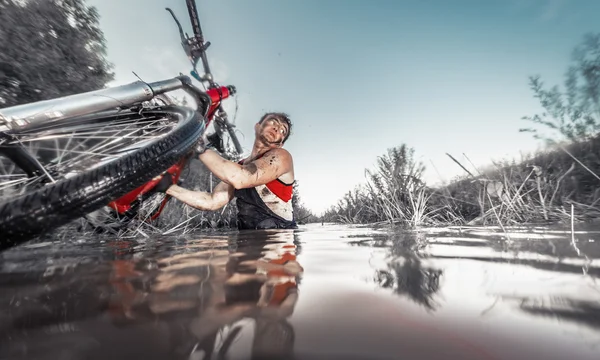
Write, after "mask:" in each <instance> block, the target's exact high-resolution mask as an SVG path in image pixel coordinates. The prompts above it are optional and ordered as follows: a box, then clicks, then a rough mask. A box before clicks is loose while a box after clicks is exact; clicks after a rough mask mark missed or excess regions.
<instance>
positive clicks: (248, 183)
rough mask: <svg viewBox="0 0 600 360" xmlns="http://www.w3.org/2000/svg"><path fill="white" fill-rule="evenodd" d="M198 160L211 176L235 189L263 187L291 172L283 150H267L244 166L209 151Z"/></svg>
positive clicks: (290, 159)
mask: <svg viewBox="0 0 600 360" xmlns="http://www.w3.org/2000/svg"><path fill="white" fill-rule="evenodd" d="M199 158H200V160H201V161H202V162H203V163H204V165H206V167H207V168H208V169H209V170H210V171H211V172H212V173H213V174H215V175H216V176H217V177H218V178H219V179H221V180H222V181H224V182H226V183H228V184H231V185H232V186H233V187H234V188H236V189H245V188H251V187H255V186H258V185H263V184H266V183H268V182H269V181H272V180H275V179H277V178H278V177H280V176H281V175H283V174H286V173H288V172H291V171H293V163H292V157H291V155H290V153H289V152H287V151H286V150H284V149H272V150H269V151H268V152H267V153H265V155H264V156H263V157H262V158H260V159H257V160H254V161H252V162H250V163H248V164H246V165H240V164H236V163H234V162H231V161H229V160H225V159H223V158H222V157H221V156H219V155H218V154H217V153H216V152H214V151H211V150H207V151H205V152H204V153H203V154H201V155H200V157H199Z"/></svg>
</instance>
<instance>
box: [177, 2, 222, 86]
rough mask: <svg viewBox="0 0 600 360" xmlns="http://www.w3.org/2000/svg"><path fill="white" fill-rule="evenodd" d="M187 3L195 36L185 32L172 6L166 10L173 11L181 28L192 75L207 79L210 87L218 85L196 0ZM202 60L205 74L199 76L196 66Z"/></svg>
mask: <svg viewBox="0 0 600 360" xmlns="http://www.w3.org/2000/svg"><path fill="white" fill-rule="evenodd" d="M186 5H187V9H188V14H189V16H190V21H191V23H192V29H193V31H194V36H193V37H189V36H188V35H187V34H184V32H183V29H182V27H181V23H180V22H179V20H178V19H177V17H176V16H175V14H174V13H173V11H172V10H171V9H170V8H166V10H167V11H168V12H169V13H171V16H172V17H173V19H174V20H175V23H176V24H177V27H178V29H179V37H180V38H181V45H182V46H183V50H184V51H185V54H186V55H187V57H188V58H189V59H190V62H191V63H192V66H193V68H194V69H193V70H192V72H191V75H192V76H193V77H194V78H195V79H196V80H198V81H200V82H202V81H206V82H208V84H209V88H214V87H217V86H218V85H217V84H216V83H215V82H214V80H213V76H212V73H211V71H210V66H209V65H208V59H207V57H206V49H208V47H209V46H210V42H209V41H207V42H204V35H203V34H202V28H201V27H200V19H199V18H198V10H197V8H196V1H195V0H186ZM199 60H202V67H203V68H204V75H202V76H199V75H198V72H197V71H196V67H197V64H198V61H199Z"/></svg>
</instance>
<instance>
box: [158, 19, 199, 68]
mask: <svg viewBox="0 0 600 360" xmlns="http://www.w3.org/2000/svg"><path fill="white" fill-rule="evenodd" d="M165 9H166V10H167V11H168V12H169V13H171V16H172V17H173V20H175V23H176V24H177V28H178V29H179V37H180V38H181V46H183V50H184V51H185V54H186V55H187V57H188V58H189V59H190V61H192V63H193V64H194V67H196V63H197V62H198V60H195V59H194V56H193V55H192V49H191V48H190V44H189V39H188V37H187V36H186V35H185V34H184V33H183V28H182V27H181V23H180V22H179V20H178V19H177V16H175V13H174V12H173V10H171V9H170V8H165Z"/></svg>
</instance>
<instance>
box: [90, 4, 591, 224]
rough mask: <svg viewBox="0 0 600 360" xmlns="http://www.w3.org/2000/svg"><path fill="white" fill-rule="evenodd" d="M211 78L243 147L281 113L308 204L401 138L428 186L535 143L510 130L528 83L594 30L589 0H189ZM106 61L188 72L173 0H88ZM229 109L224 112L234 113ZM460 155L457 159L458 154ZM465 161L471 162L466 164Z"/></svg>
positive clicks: (351, 182) (332, 196)
mask: <svg viewBox="0 0 600 360" xmlns="http://www.w3.org/2000/svg"><path fill="white" fill-rule="evenodd" d="M196 2H197V5H198V12H199V16H200V21H201V24H202V29H203V32H204V36H205V39H206V40H208V41H210V42H211V44H212V45H211V46H210V48H209V49H208V58H209V63H210V65H211V68H212V72H213V75H214V76H215V79H216V81H217V82H219V83H220V84H222V85H229V84H233V85H235V86H236V88H237V90H238V94H237V95H236V100H231V101H229V102H228V103H227V104H226V110H228V112H229V114H230V118H233V117H235V124H236V126H237V128H238V130H239V132H240V133H239V137H240V140H241V143H242V146H243V147H244V148H245V150H246V153H249V152H250V150H251V147H252V144H253V140H254V133H253V126H254V124H255V123H256V122H257V121H258V119H259V118H260V117H261V116H262V115H263V114H264V113H265V112H267V111H283V112H286V113H288V114H290V117H291V119H292V121H293V124H294V126H293V130H292V135H291V137H290V139H289V140H288V141H287V143H286V144H285V148H286V149H288V150H289V151H290V153H291V154H292V156H293V159H294V171H295V177H296V180H297V181H298V183H299V186H300V196H301V199H302V202H303V204H304V205H305V206H307V207H308V208H309V209H311V210H312V211H313V212H315V213H316V214H320V213H321V212H322V211H324V210H326V209H327V208H328V207H330V206H331V205H334V204H336V203H337V201H338V200H339V199H341V198H342V197H343V196H344V194H345V193H347V192H348V191H350V190H352V189H354V188H355V187H356V186H357V185H359V184H361V183H364V182H365V181H366V179H365V169H373V168H374V167H375V165H376V161H377V157H378V156H381V155H383V154H384V153H386V151H387V149H389V148H392V147H396V146H400V145H401V144H406V145H408V146H410V147H413V148H414V149H415V155H416V158H417V160H419V161H421V162H423V164H424V165H425V166H426V168H427V170H426V173H425V180H426V181H427V183H428V184H430V185H436V184H439V183H441V182H443V181H449V180H452V179H453V178H455V177H456V176H457V175H464V170H462V169H461V168H460V167H459V166H458V165H456V164H455V163H454V162H453V161H452V160H451V159H450V158H449V157H448V156H447V155H446V153H449V154H451V155H453V156H454V157H455V158H457V159H458V160H459V161H461V162H462V163H464V164H465V165H466V164H468V161H467V160H466V157H468V159H469V160H470V161H471V162H472V163H473V164H474V165H475V166H476V167H478V168H479V167H484V166H487V165H490V164H491V162H492V161H493V160H501V159H513V158H515V159H520V158H521V154H523V153H527V152H530V151H533V150H535V149H536V148H538V147H539V146H540V143H539V141H537V140H534V139H533V138H532V136H531V134H528V133H520V132H519V129H520V128H523V127H529V126H530V125H531V124H530V123H528V122H526V121H524V120H522V117H523V116H526V115H533V114H536V113H538V112H540V111H541V107H540V105H539V103H538V102H537V101H536V99H535V98H534V97H533V93H532V92H531V90H530V88H529V84H528V79H529V77H530V76H532V75H540V76H542V79H543V80H544V82H545V83H546V84H548V85H562V83H563V80H564V73H565V72H566V70H567V67H568V65H569V64H570V60H571V54H572V51H573V49H574V47H575V46H577V45H578V44H579V43H580V42H581V41H582V39H583V36H584V34H586V33H590V32H600V23H599V22H598V21H597V14H599V13H600V1H594V0H589V1H588V0H578V1H568V0H504V1H501V0H497V1H494V0H485V1H484V0H479V1H476V0H455V1H447V0H429V1H420V0H411V1H408V0H396V1H384V0H360V1H359V0H318V1H317V0H303V1H292V0H280V1H275V0H253V1H250V0H223V1H207V0H196ZM88 3H89V4H90V5H93V6H96V8H97V9H98V11H99V14H100V27H101V29H102V30H103V32H104V35H105V38H106V42H107V47H108V53H107V57H108V60H109V61H110V62H112V63H113V64H114V72H115V75H116V76H115V81H113V82H112V83H111V84H109V85H111V86H113V85H120V84H125V83H129V82H133V81H136V80H137V78H136V77H135V75H134V74H133V73H132V72H135V73H136V74H137V75H139V76H140V77H141V78H142V79H143V80H144V81H148V82H151V81H157V80H162V79H167V78H170V77H174V76H177V75H178V74H179V73H184V74H189V71H190V70H191V68H190V65H189V62H188V60H187V58H186V57H185V54H184V53H183V50H182V48H181V46H180V44H179V34H178V31H177V28H176V26H175V23H174V22H173V20H172V18H171V16H170V15H169V13H168V12H167V11H165V7H167V6H168V7H171V8H172V9H173V11H174V12H175V13H176V14H177V15H178V17H179V19H180V21H181V22H182V25H183V26H184V29H185V30H186V31H188V32H190V33H191V28H190V27H189V20H188V17H187V10H186V7H185V1H184V0H88ZM236 107H237V112H236ZM465 156H466V157H465ZM470 169H471V170H472V167H471V168H470Z"/></svg>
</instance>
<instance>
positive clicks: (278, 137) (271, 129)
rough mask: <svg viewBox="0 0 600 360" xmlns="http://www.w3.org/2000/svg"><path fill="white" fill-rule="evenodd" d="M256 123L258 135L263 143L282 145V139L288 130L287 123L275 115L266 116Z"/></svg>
mask: <svg viewBox="0 0 600 360" xmlns="http://www.w3.org/2000/svg"><path fill="white" fill-rule="evenodd" d="M258 125H259V128H258V134H257V135H258V137H259V138H260V140H261V141H262V142H263V143H266V144H270V145H279V146H281V145H283V140H284V139H285V138H286V136H287V134H288V132H289V130H290V129H289V127H288V125H287V123H286V122H285V121H282V120H280V119H279V118H278V117H277V116H275V115H269V116H267V118H266V119H264V120H263V122H262V123H260V124H258Z"/></svg>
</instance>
